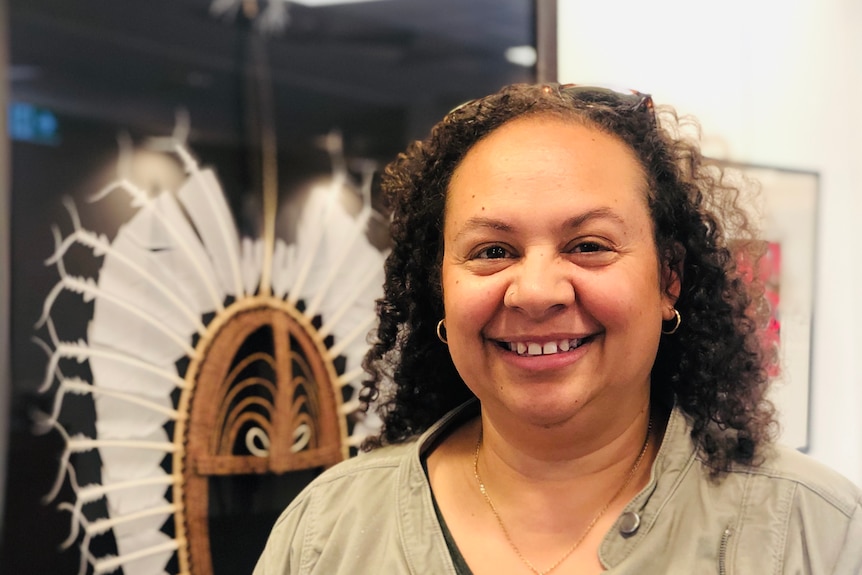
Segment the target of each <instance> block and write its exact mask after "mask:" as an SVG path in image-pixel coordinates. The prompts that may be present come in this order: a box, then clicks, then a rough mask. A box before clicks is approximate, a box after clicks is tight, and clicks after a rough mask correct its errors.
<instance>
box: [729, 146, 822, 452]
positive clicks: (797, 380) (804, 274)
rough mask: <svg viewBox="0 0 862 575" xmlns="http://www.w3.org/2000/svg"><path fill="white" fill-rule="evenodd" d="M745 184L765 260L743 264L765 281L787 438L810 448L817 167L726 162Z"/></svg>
mask: <svg viewBox="0 0 862 575" xmlns="http://www.w3.org/2000/svg"><path fill="white" fill-rule="evenodd" d="M718 164H719V165H721V166H722V167H723V168H725V170H727V173H728V174H729V175H730V176H731V177H733V178H734V179H735V180H736V181H738V182H740V183H741V184H742V185H741V188H742V192H743V195H742V198H741V199H742V202H743V204H744V205H746V206H747V207H748V209H749V211H750V214H751V215H752V216H753V218H754V220H755V221H756V222H758V223H759V228H760V237H761V241H760V242H759V243H760V245H759V246H758V250H757V252H759V253H758V255H760V260H759V261H758V262H750V261H739V262H738V265H739V266H740V268H741V270H742V271H743V273H744V274H745V275H746V276H747V277H749V278H750V279H754V280H757V281H759V282H761V283H762V285H763V289H764V291H765V295H766V299H767V302H768V305H769V308H770V309H769V319H768V323H767V324H766V325H765V326H761V328H762V329H761V333H762V337H763V338H764V344H765V345H766V346H767V347H772V348H773V349H775V350H776V351H777V359H778V362H777V365H775V366H774V367H772V368H771V375H772V377H773V384H772V388H771V399H772V401H773V402H774V403H775V406H776V408H777V409H778V412H779V421H780V422H781V441H782V442H783V443H785V444H787V445H792V446H794V447H796V448H798V449H803V450H804V449H806V448H807V446H808V422H809V398H810V374H811V344H812V317H813V301H814V288H815V285H814V284H815V282H814V264H815V253H816V249H815V248H816V238H817V226H816V222H817V195H818V188H819V175H818V174H817V173H816V172H808V171H800V170H790V169H780V168H771V167H764V166H755V165H746V164H732V163H718Z"/></svg>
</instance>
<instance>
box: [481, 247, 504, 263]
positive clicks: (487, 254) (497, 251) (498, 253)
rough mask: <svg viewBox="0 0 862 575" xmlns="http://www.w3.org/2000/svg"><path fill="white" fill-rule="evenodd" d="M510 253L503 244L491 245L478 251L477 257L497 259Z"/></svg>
mask: <svg viewBox="0 0 862 575" xmlns="http://www.w3.org/2000/svg"><path fill="white" fill-rule="evenodd" d="M508 255H509V252H507V251H506V248H504V247H502V246H490V247H487V248H483V249H481V250H479V251H478V252H477V253H476V258H477V259H482V260H496V259H500V258H505V257H508Z"/></svg>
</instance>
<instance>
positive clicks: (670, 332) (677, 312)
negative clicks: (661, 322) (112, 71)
mask: <svg viewBox="0 0 862 575" xmlns="http://www.w3.org/2000/svg"><path fill="white" fill-rule="evenodd" d="M673 313H674V315H675V316H676V324H675V325H674V326H673V327H672V328H671V329H669V330H664V329H662V330H661V332H662V333H663V334H665V335H673V334H675V333H676V330H678V329H679V324H681V323H682V316H680V315H679V311H678V310H677V309H676V308H673Z"/></svg>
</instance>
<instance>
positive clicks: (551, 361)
mask: <svg viewBox="0 0 862 575" xmlns="http://www.w3.org/2000/svg"><path fill="white" fill-rule="evenodd" d="M646 188H647V184H646V180H645V177H644V173H643V170H642V168H641V166H640V164H639V163H638V161H637V159H636V158H635V157H634V155H633V153H632V151H631V150H630V149H629V148H628V147H627V146H626V145H625V144H624V143H623V142H622V141H621V140H619V139H617V138H615V137H613V136H611V135H608V134H606V133H604V132H601V131H598V130H596V129H594V128H591V127H587V126H583V125H580V124H577V123H574V122H566V121H564V120H560V119H556V118H550V117H533V118H526V119H519V120H514V121H512V122H509V123H507V124H505V125H503V126H502V127H500V128H498V129H497V130H495V131H494V132H492V133H491V134H490V135H489V136H488V137H486V138H485V139H483V140H481V141H480V142H479V143H478V144H476V145H475V146H474V147H473V148H472V149H471V150H470V151H469V152H468V153H467V155H466V156H465V158H464V160H463V161H462V162H461V164H460V165H459V166H458V168H457V169H456V170H455V173H454V174H453V177H452V180H451V183H450V186H449V190H448V196H447V202H446V219H445V223H444V230H443V236H444V238H443V239H444V255H443V263H442V282H443V302H444V306H445V309H446V331H447V337H448V340H449V350H450V353H451V354H452V359H453V361H454V363H455V366H456V367H457V369H458V372H459V373H460V374H461V377H462V378H463V379H464V381H465V382H466V383H467V385H468V386H469V387H470V389H471V390H472V391H473V393H475V394H476V395H477V396H478V397H479V399H480V400H481V401H482V406H483V411H484V412H486V413H488V414H489V415H490V414H492V413H497V414H498V415H501V416H502V417H505V418H512V417H515V418H519V419H520V420H521V421H522V422H523V423H531V424H535V425H542V426H553V425H559V424H564V423H565V422H567V421H569V420H571V419H572V418H573V417H574V416H575V415H577V414H578V413H581V412H582V410H585V409H589V410H590V413H592V414H593V416H597V417H604V416H609V415H611V414H613V413H621V414H622V413H625V412H626V411H627V410H628V409H632V410H638V409H642V407H643V405H645V400H646V398H647V396H648V394H649V377H650V370H651V368H652V365H653V362H654V360H655V356H656V351H657V348H658V342H659V338H660V330H661V322H662V320H663V319H665V320H669V319H671V318H673V311H672V307H673V301H672V300H671V298H670V297H669V296H667V295H666V290H665V289H664V288H665V287H666V284H667V282H668V281H670V280H671V279H672V278H671V277H670V276H668V275H667V274H663V273H662V266H661V264H660V262H659V258H658V255H657V253H656V247H655V241H654V239H653V229H652V222H651V220H650V216H649V210H648V206H647V196H646ZM663 276H664V277H663ZM663 279H664V281H663ZM588 419H592V418H588Z"/></svg>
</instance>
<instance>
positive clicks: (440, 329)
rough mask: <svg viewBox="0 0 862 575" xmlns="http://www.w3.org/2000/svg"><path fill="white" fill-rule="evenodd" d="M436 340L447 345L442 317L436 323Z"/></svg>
mask: <svg viewBox="0 0 862 575" xmlns="http://www.w3.org/2000/svg"><path fill="white" fill-rule="evenodd" d="M437 339H439V340H440V341H442V342H443V343H445V344H446V345H449V340H448V339H446V318H445V317H444V318H443V319H441V320H440V321H438V322H437Z"/></svg>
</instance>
